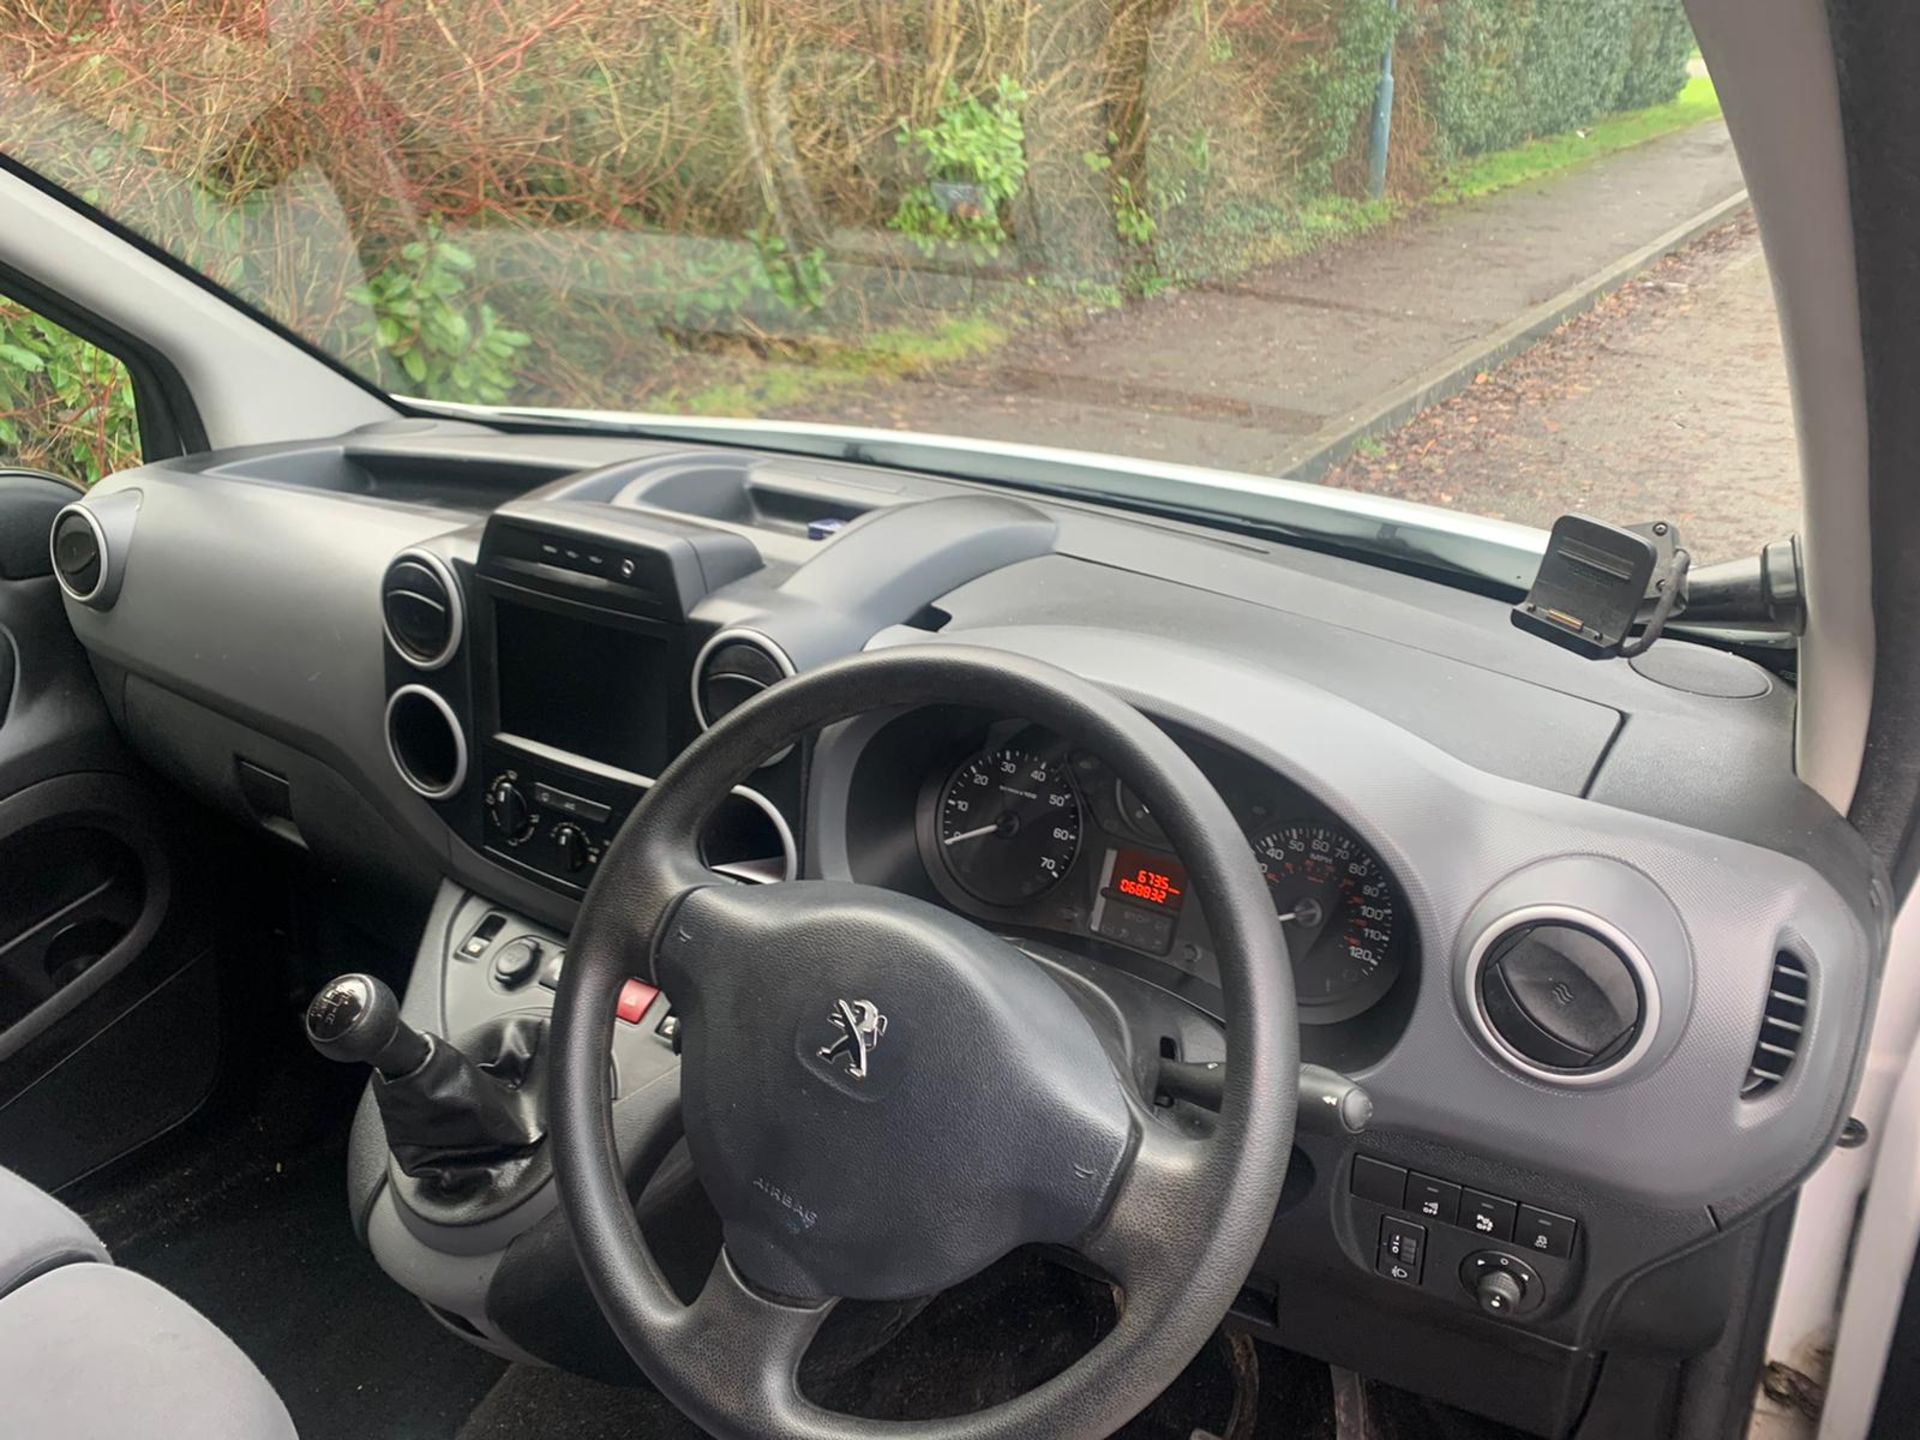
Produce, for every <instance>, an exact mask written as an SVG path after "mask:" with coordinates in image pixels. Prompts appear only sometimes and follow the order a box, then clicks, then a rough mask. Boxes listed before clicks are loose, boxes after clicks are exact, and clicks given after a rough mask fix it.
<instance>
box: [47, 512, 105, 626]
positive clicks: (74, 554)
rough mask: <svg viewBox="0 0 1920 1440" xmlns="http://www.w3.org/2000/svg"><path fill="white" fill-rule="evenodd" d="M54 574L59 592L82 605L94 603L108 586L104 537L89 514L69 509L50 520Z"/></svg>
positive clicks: (97, 522)
mask: <svg viewBox="0 0 1920 1440" xmlns="http://www.w3.org/2000/svg"><path fill="white" fill-rule="evenodd" d="M52 545H53V573H54V575H55V577H56V578H58V580H59V581H60V588H61V589H62V590H64V591H66V592H67V594H69V595H71V596H72V597H73V598H74V599H75V600H78V601H79V602H80V603H81V604H82V605H88V604H91V603H93V601H94V600H96V599H98V598H99V595H100V592H101V590H102V589H103V588H105V586H106V583H107V537H106V535H105V534H103V533H102V532H101V529H100V522H99V521H98V520H96V519H94V518H93V514H92V512H91V511H89V510H88V509H87V507H86V506H84V505H80V504H74V505H69V506H67V507H66V508H65V509H63V510H62V511H61V512H60V513H59V514H58V515H56V516H54V517H53V539H52Z"/></svg>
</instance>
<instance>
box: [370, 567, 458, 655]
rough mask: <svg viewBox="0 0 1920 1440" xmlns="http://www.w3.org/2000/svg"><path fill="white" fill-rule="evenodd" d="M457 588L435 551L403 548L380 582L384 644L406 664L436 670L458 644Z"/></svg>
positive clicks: (451, 573)
mask: <svg viewBox="0 0 1920 1440" xmlns="http://www.w3.org/2000/svg"><path fill="white" fill-rule="evenodd" d="M461 616H462V607H461V604H460V587H459V585H457V584H456V583H455V582H454V578H453V572H452V571H450V570H449V569H447V564H446V562H445V561H444V560H442V559H441V558H440V557H439V556H438V555H433V554H429V553H428V552H427V551H425V550H407V551H404V552H402V553H401V554H400V556H399V557H398V558H397V559H395V560H394V562H393V563H392V564H391V565H389V566H388V567H387V573H386V575H385V577H384V578H383V579H382V580H381V582H380V618H381V621H382V623H383V624H384V625H385V626H386V629H387V643H388V644H390V645H392V646H393V648H394V649H395V650H397V651H399V652H400V655H401V657H402V658H403V659H404V660H406V662H407V663H408V664H409V665H412V666H414V667H415V668H417V669H420V670H437V669H439V668H440V667H441V666H442V665H444V664H446V663H447V661H449V660H451V659H452V658H453V655H454V652H455V651H456V650H458V649H459V648H460V633H461V625H462V619H461Z"/></svg>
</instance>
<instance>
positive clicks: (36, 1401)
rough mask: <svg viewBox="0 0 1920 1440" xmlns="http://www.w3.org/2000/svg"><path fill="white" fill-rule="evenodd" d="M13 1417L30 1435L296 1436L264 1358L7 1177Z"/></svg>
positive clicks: (2, 1353) (5, 1260)
mask: <svg viewBox="0 0 1920 1440" xmlns="http://www.w3.org/2000/svg"><path fill="white" fill-rule="evenodd" d="M0 1397H4V1398H0V1414H4V1416H5V1420H4V1422H3V1425H0V1428H4V1430H5V1432H6V1433H7V1434H8V1435H9V1436H19V1437H21V1440H125V1437H128V1436H139V1437H141V1440H294V1429H293V1421H292V1420H291V1419H289V1418H288V1416H287V1410H286V1407H285V1406H284V1405H282V1404H281V1403H280V1397H279V1396H278V1395H276V1394H275V1393H274V1391H273V1387H272V1386H271V1385H269V1384H267V1381H266V1377H265V1376H263V1375H262V1374H261V1373H260V1372H259V1371H258V1370H257V1369H255V1368H254V1365H253V1362H252V1361H251V1360H249V1359H247V1357H246V1356H245V1355H242V1354H241V1353H240V1350H239V1348H238V1347H237V1346H235V1345H234V1343H233V1342H232V1341H231V1340H229V1339H227V1337H226V1336H225V1335H223V1334H221V1333H220V1331H219V1330H218V1329H217V1328H215V1326H214V1325H213V1324H212V1323H211V1322H210V1321H208V1320H207V1319H206V1318H205V1317H203V1316H202V1315H201V1314H200V1313H199V1311H197V1310H195V1309H194V1308H193V1307H192V1306H191V1305H188V1304H187V1303H186V1302H185V1301H184V1300H180V1299H177V1298H176V1297H174V1296H173V1295H170V1294H169V1293H168V1292H167V1291H166V1290H164V1289H162V1288H161V1287H160V1286H158V1285H156V1284H154V1283H153V1281H151V1280H148V1279H147V1278H145V1277H144V1276H141V1275H136V1274H134V1273H133V1272H132V1271H131V1270H122V1269H120V1268H119V1267H118V1266H117V1265H115V1264H114V1263H113V1260H112V1258H111V1257H110V1256H109V1255H108V1254H107V1248H106V1246H104V1245H102V1244H101V1243H100V1238H99V1237H98V1236H97V1235H95V1234H94V1233H93V1231H92V1230H91V1229H89V1228H88V1226H87V1223H86V1222H85V1221H84V1220H82V1219H81V1218H80V1217H79V1216H78V1215H76V1214H74V1213H73V1211H71V1210H69V1209H68V1208H67V1207H66V1206H64V1205H62V1204H61V1203H60V1202H59V1201H58V1200H55V1199H54V1198H53V1197H52V1196H51V1195H49V1194H47V1193H46V1192H45V1191H44V1190H41V1189H39V1188H37V1187H36V1186H33V1185H30V1184H28V1183H27V1182H26V1181H25V1180H22V1179H21V1178H20V1177H19V1176H18V1175H15V1174H13V1173H12V1172H11V1171H7V1170H0Z"/></svg>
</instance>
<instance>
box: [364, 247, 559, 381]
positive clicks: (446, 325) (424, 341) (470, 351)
mask: <svg viewBox="0 0 1920 1440" xmlns="http://www.w3.org/2000/svg"><path fill="white" fill-rule="evenodd" d="M472 271H473V257H472V256H471V255H469V254H468V253H467V252H466V251H465V250H463V249H461V248H460V247H459V246H458V245H456V244H454V243H453V242H452V241H451V240H449V239H447V238H446V237H445V236H444V235H442V234H441V233H440V229H439V227H438V226H437V225H429V226H428V228H427V234H426V236H425V238H423V239H420V240H414V241H411V242H409V243H408V244H406V245H404V246H402V247H401V249H400V259H399V262H398V263H397V264H393V265H388V266H386V267H384V268H382V269H381V270H379V271H378V272H376V273H375V274H374V275H373V277H372V278H371V279H369V280H368V281H367V283H366V284H364V285H356V286H355V287H353V289H351V290H350V291H348V292H347V294H348V298H349V299H351V300H355V301H357V302H359V303H360V304H362V305H364V306H366V307H367V313H366V318H365V320H364V321H363V322H362V325H361V331H360V335H361V339H362V340H363V341H364V340H371V341H373V343H374V344H375V345H377V346H378V347H379V350H380V351H381V352H382V353H384V354H385V355H387V356H390V357H391V358H392V359H393V361H395V362H396V363H397V364H398V365H399V366H400V369H401V370H402V371H403V372H404V373H405V375H406V379H407V385H406V388H407V389H408V390H409V391H410V392H411V393H412V394H415V395H419V396H421V397H423V398H430V399H434V400H459V401H465V402H468V403H471V404H481V405H499V404H503V403H504V402H505V401H506V399H507V397H508V396H509V395H511V394H512V393H513V383H514V378H515V376H516V375H517V374H518V372H519V369H520V364H521V352H522V351H523V350H524V349H525V348H526V346H527V344H528V337H527V335H526V334H525V332H523V331H520V330H513V329H509V328H508V327H507V326H506V325H505V324H503V323H502V322H501V320H500V317H499V315H498V314H496V313H495V311H494V308H493V306H491V305H489V304H486V303H485V302H482V303H480V304H478V305H475V304H473V303H472V302H471V301H470V300H469V299H468V296H467V291H468V289H469V286H470V279H469V277H470V275H471V273H472Z"/></svg>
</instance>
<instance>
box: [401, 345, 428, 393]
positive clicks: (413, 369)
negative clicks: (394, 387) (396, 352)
mask: <svg viewBox="0 0 1920 1440" xmlns="http://www.w3.org/2000/svg"><path fill="white" fill-rule="evenodd" d="M400 368H401V369H402V370H405V371H406V372H407V378H408V379H409V380H411V381H413V383H414V384H416V385H418V384H420V383H421V382H422V381H424V380H425V379H426V378H427V357H426V356H424V355H422V354H421V353H420V352H419V351H418V350H409V351H407V353H406V354H404V355H402V356H401V357H400Z"/></svg>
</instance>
